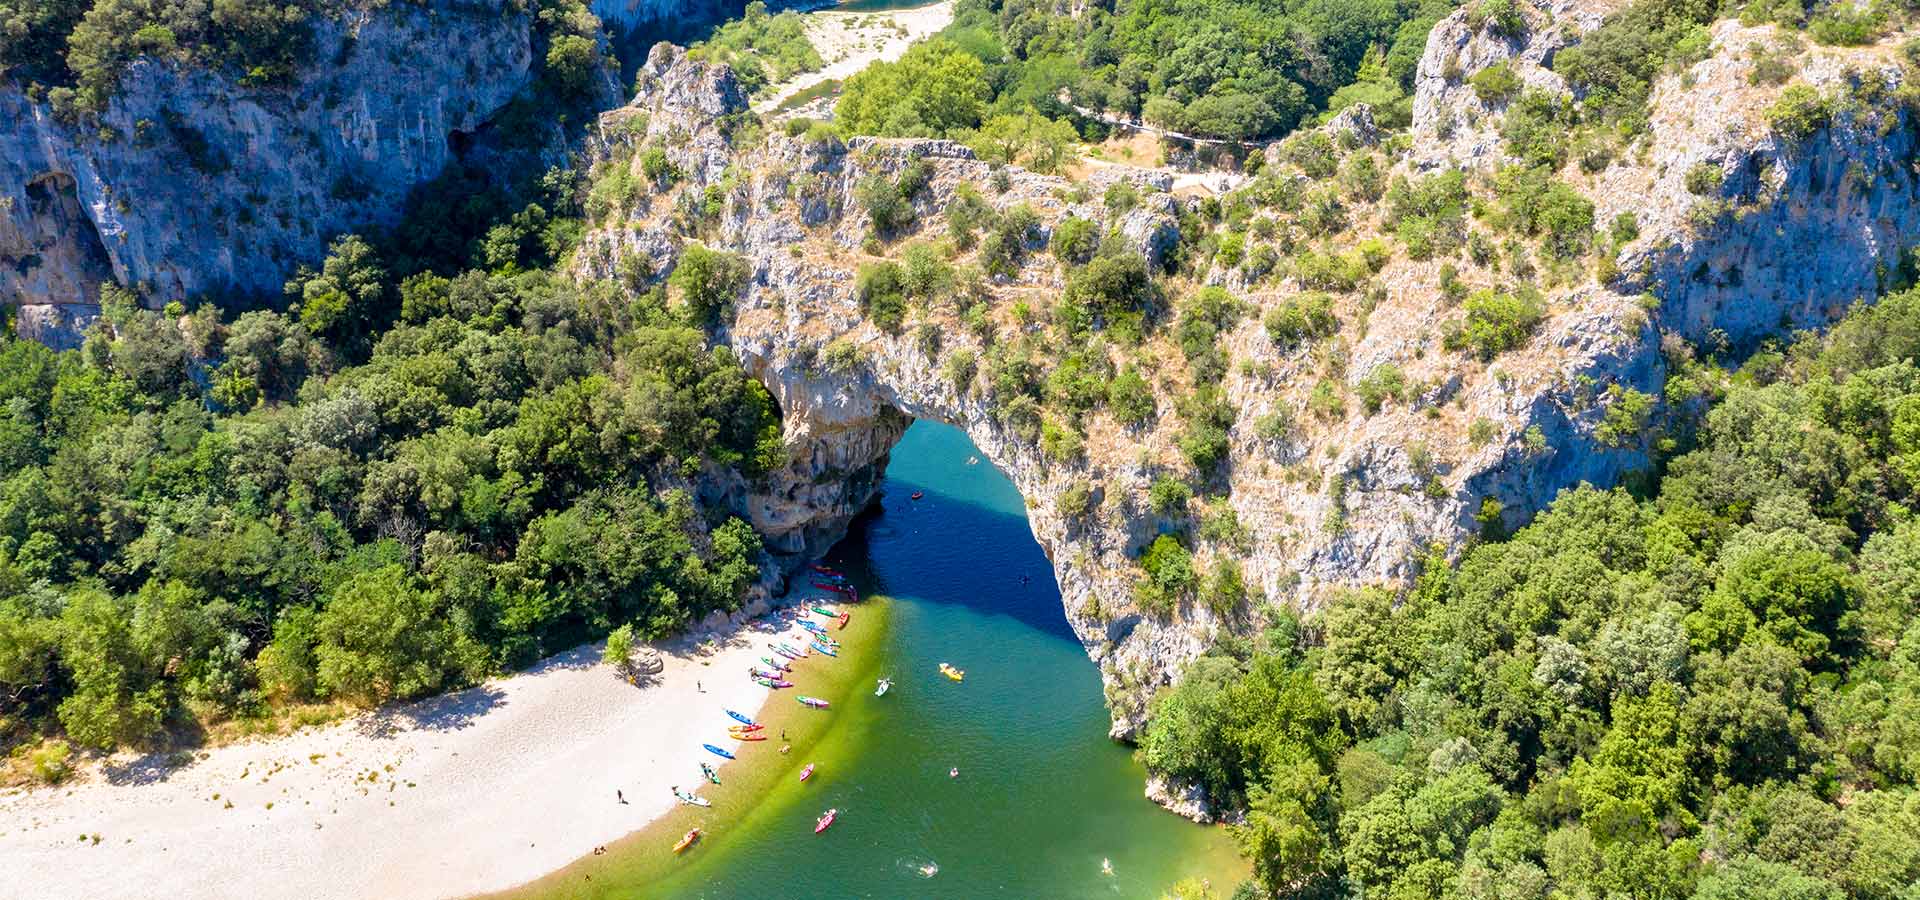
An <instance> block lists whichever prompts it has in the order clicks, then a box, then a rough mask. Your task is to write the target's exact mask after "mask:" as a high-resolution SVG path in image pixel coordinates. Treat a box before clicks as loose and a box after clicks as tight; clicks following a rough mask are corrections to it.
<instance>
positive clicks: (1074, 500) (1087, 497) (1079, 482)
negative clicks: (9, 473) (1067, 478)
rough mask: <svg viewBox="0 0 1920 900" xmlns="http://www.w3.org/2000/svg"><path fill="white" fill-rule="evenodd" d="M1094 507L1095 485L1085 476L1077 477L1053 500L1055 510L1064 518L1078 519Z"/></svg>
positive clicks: (1056, 513)
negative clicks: (1090, 483) (1089, 482)
mask: <svg viewBox="0 0 1920 900" xmlns="http://www.w3.org/2000/svg"><path fill="white" fill-rule="evenodd" d="M1092 508H1093V487H1092V485H1089V484H1088V483H1087V480H1086V479H1085V478H1079V479H1075V480H1074V482H1073V483H1072V484H1069V485H1067V489H1066V490H1064V491H1061V492H1060V496H1058V497H1055V498H1054V500H1053V512H1054V514H1055V515H1057V516H1060V517H1061V518H1063V519H1078V518H1080V517H1082V516H1084V515H1086V514H1087V511H1088V510H1090V509H1092Z"/></svg>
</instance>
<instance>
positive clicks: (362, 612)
mask: <svg viewBox="0 0 1920 900" xmlns="http://www.w3.org/2000/svg"><path fill="white" fill-rule="evenodd" d="M316 625H317V627H316V629H315V630H316V631H317V632H318V638H319V641H318V645H317V647H316V648H315V650H314V656H315V658H316V660H317V662H318V673H319V682H320V686H321V688H322V689H323V690H325V691H326V692H327V693H329V694H331V695H333V696H336V697H341V698H344V699H348V700H353V701H356V702H360V703H367V704H378V703H384V702H386V701H388V700H403V699H407V698H410V697H418V696H420V695H422V694H426V693H430V692H432V691H435V690H438V689H440V688H441V687H443V686H445V685H446V684H448V683H449V681H450V680H451V677H450V676H451V675H452V674H453V672H454V671H455V670H456V669H457V666H458V663H459V659H458V655H457V654H458V652H459V651H460V650H461V648H460V647H458V646H457V644H459V643H460V638H459V637H458V636H457V635H456V633H455V632H454V629H453V628H452V624H451V623H450V622H448V621H447V619H446V617H445V615H444V611H443V610H442V609H441V608H440V605H439V604H438V603H437V602H435V598H434V597H433V596H432V595H431V594H430V593H428V592H427V591H424V590H421V589H420V587H419V586H418V585H417V583H416V582H415V580H414V579H413V577H412V576H410V575H408V574H407V572H406V570H405V569H404V568H402V567H401V566H399V565H387V566H382V567H380V568H377V569H373V570H370V571H366V572H361V573H358V574H355V575H353V576H351V577H350V578H348V579H347V580H346V582H345V583H343V584H342V585H340V587H339V588H337V589H336V590H335V591H334V593H333V595H332V596H331V597H329V598H328V599H327V604H326V607H325V609H324V610H323V611H322V612H321V614H320V618H319V621H318V622H317V623H316Z"/></svg>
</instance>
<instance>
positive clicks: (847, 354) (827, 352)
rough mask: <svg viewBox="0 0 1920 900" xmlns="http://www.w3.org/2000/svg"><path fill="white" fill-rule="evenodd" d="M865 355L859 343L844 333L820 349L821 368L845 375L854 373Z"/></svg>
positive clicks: (828, 371)
mask: <svg viewBox="0 0 1920 900" xmlns="http://www.w3.org/2000/svg"><path fill="white" fill-rule="evenodd" d="M864 356H865V354H863V353H861V352H860V345H859V344H856V343H854V342H853V339H852V338H849V337H847V336H845V335H842V336H840V337H837V338H834V339H833V340H832V341H830V342H828V343H827V345H826V346H825V347H822V348H821V349H820V357H819V359H820V368H821V369H822V370H823V371H825V372H827V373H828V374H832V375H840V376H843V377H844V376H847V375H852V374H853V373H854V372H856V371H858V370H859V368H860V363H861V360H862V358H863V357H864Z"/></svg>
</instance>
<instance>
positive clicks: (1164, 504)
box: [1147, 475, 1193, 516]
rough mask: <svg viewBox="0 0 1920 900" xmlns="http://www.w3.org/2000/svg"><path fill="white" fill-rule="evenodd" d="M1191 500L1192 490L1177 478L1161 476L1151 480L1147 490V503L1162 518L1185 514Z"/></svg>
mask: <svg viewBox="0 0 1920 900" xmlns="http://www.w3.org/2000/svg"><path fill="white" fill-rule="evenodd" d="M1192 500H1193V488H1190V487H1188V486H1187V483H1186V482H1184V481H1181V480H1180V479H1178V478H1173V477H1170V476H1166V475H1162V476H1160V477H1159V478H1155V479H1154V480H1153V486H1152V487H1150V488H1148V489H1147V503H1148V505H1149V506H1152V507H1153V511H1154V512H1156V513H1159V514H1160V515H1163V516H1171V515H1175V514H1185V513H1186V511H1187V504H1188V503H1189V502H1191V501H1192Z"/></svg>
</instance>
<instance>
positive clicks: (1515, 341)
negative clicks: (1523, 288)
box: [1446, 290, 1547, 360]
mask: <svg viewBox="0 0 1920 900" xmlns="http://www.w3.org/2000/svg"><path fill="white" fill-rule="evenodd" d="M1466 310H1467V315H1466V318H1465V320H1463V321H1462V322H1458V323H1455V325H1454V326H1453V328H1452V329H1451V330H1450V331H1449V332H1448V334H1447V336H1446V346H1447V349H1449V350H1460V349H1466V350H1471V351H1472V352H1473V353H1474V355H1476V356H1478V357H1480V358H1481V359H1483V360H1488V359H1492V358H1494V357H1495V356H1498V355H1500V354H1501V353H1504V352H1506V351H1508V350H1511V349H1513V348H1515V347H1518V346H1520V345H1521V344H1524V343H1526V341H1527V338H1529V337H1531V336H1532V335H1533V332H1534V329H1536V328H1538V327H1539V325H1540V320H1541V319H1543V318H1545V317H1546V312H1547V311H1546V304H1545V302H1543V301H1542V300H1540V299H1539V298H1538V297H1537V296H1534V295H1532V294H1531V292H1523V293H1522V294H1519V295H1516V294H1502V293H1495V292H1494V291H1492V290H1480V291H1475V292H1474V293H1473V295H1472V296H1470V297H1468V298H1467V303H1466Z"/></svg>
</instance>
